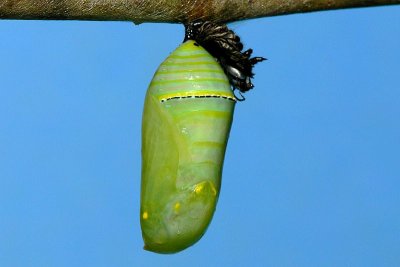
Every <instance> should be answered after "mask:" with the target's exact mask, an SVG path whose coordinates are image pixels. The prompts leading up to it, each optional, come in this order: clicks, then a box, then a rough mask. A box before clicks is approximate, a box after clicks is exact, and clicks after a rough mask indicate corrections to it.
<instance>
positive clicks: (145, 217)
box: [142, 211, 149, 220]
mask: <svg viewBox="0 0 400 267" xmlns="http://www.w3.org/2000/svg"><path fill="white" fill-rule="evenodd" d="M142 218H143V220H147V219H148V218H149V214H148V213H147V211H145V212H143V215H142Z"/></svg>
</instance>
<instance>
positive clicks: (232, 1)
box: [0, 0, 400, 23]
mask: <svg viewBox="0 0 400 267" xmlns="http://www.w3.org/2000/svg"><path fill="white" fill-rule="evenodd" d="M0 1H1V2H0V19H43V20H116V21H133V22H135V23H141V22H169V23H180V22H185V21H190V20H193V19H203V20H212V21H219V22H230V21H236V20H242V19H251V18H257V17H267V16H277V15H285V14H294V13H303V12H312V11H319V10H332V9H341V8H352V7H368V6H380V5H394V4H400V0H0Z"/></svg>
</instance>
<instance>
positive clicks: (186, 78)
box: [140, 40, 236, 253]
mask: <svg viewBox="0 0 400 267" xmlns="http://www.w3.org/2000/svg"><path fill="white" fill-rule="evenodd" d="M235 102H236V99H235V96H234V95H233V93H232V89H231V86H230V84H229V81H228V78H227V76H226V75H225V73H224V71H223V69H222V68H221V66H220V64H219V63H218V62H217V61H216V60H215V58H214V57H213V56H211V55H210V54H209V53H208V52H207V51H206V50H205V49H204V48H203V47H201V46H200V45H199V44H197V43H196V42H194V41H192V40H189V41H186V42H185V43H183V44H182V45H181V46H179V47H178V48H177V49H176V50H175V51H174V52H173V53H172V54H171V55H170V56H169V57H168V58H167V59H166V60H165V61H164V62H163V63H162V64H161V65H160V67H159V68H158V70H157V72H156V73H155V75H154V77H153V80H152V81H151V84H150V86H149V88H148V91H147V94H146V100H145V105H144V112H143V122H142V185H141V215H140V221H141V227H142V235H143V239H144V243H145V249H147V250H150V251H154V252H158V253H175V252H178V251H181V250H183V249H185V248H187V247H189V246H191V245H193V244H194V243H195V242H196V241H198V240H199V239H200V238H201V237H202V235H203V234H204V233H205V231H206V229H207V227H208V225H209V223H210V221H211V219H212V216H213V214H214V211H215V207H216V204H217V200H218V195H219V191H220V186H221V174H222V166H223V161H224V154H225V149H226V145H227V140H228V135H229V131H230V128H231V123H232V116H233V110H234V107H235Z"/></svg>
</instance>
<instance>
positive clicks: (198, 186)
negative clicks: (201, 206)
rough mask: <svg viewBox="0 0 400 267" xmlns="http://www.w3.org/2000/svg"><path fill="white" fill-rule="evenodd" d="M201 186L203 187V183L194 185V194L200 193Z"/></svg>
mask: <svg viewBox="0 0 400 267" xmlns="http://www.w3.org/2000/svg"><path fill="white" fill-rule="evenodd" d="M203 188H204V183H201V184H198V185H196V187H195V188H194V192H195V193H196V194H200V193H201V191H202V190H203Z"/></svg>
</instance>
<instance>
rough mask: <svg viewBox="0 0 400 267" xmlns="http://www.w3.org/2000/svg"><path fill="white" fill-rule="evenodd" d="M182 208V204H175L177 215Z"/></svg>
mask: <svg viewBox="0 0 400 267" xmlns="http://www.w3.org/2000/svg"><path fill="white" fill-rule="evenodd" d="M180 208H181V203H179V202H176V203H175V206H174V211H175V212H176V213H178V212H179V209H180Z"/></svg>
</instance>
